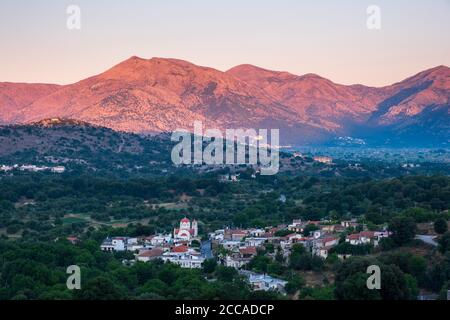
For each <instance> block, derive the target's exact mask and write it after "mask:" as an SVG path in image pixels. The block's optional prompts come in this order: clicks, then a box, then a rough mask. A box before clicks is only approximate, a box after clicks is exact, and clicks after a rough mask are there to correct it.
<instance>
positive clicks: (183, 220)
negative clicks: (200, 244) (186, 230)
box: [181, 218, 191, 222]
mask: <svg viewBox="0 0 450 320" xmlns="http://www.w3.org/2000/svg"><path fill="white" fill-rule="evenodd" d="M181 222H191V221H190V220H189V219H188V218H183V219H181Z"/></svg>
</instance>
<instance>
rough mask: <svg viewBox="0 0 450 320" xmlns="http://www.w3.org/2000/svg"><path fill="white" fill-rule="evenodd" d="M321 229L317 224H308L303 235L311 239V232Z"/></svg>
mask: <svg viewBox="0 0 450 320" xmlns="http://www.w3.org/2000/svg"><path fill="white" fill-rule="evenodd" d="M318 229H319V227H318V226H316V225H315V224H312V223H311V224H308V225H307V226H306V227H305V228H304V230H303V235H304V236H305V237H309V235H310V234H311V232H313V231H316V230H318Z"/></svg>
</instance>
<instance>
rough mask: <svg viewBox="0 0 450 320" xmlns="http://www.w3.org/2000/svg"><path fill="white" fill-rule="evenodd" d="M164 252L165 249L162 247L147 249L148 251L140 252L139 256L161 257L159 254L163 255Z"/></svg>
mask: <svg viewBox="0 0 450 320" xmlns="http://www.w3.org/2000/svg"><path fill="white" fill-rule="evenodd" d="M163 253H164V251H163V250H161V249H152V250H147V251H144V252H142V253H140V254H139V257H149V258H151V257H159V256H162V254H163Z"/></svg>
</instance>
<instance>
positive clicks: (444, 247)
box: [438, 232, 450, 254]
mask: <svg viewBox="0 0 450 320" xmlns="http://www.w3.org/2000/svg"><path fill="white" fill-rule="evenodd" d="M438 243H439V251H441V252H442V253H443V254H445V253H446V252H447V251H450V232H446V233H445V234H444V235H443V236H442V237H441V238H440V239H439V240H438Z"/></svg>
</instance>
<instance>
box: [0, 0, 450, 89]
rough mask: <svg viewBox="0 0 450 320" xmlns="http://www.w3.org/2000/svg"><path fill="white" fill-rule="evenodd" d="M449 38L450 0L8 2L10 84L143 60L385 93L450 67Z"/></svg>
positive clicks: (2, 18) (1, 34) (4, 6)
mask: <svg viewBox="0 0 450 320" xmlns="http://www.w3.org/2000/svg"><path fill="white" fill-rule="evenodd" d="M69 5H78V6H79V8H80V9H81V29H80V30H69V29H68V28H67V26H66V22H67V18H68V14H67V13H66V10H67V7H68V6H69ZM369 5H377V6H379V7H380V9H381V29H380V30H369V29H368V28H367V26H366V21H367V18H368V14H367V13H366V9H367V7H368V6H369ZM449 35H450V0H432V1H430V0H384V1H383V0H370V1H366V0H340V1H336V0H314V1H299V0H271V1H269V0H70V1H67V0H58V1H56V0H32V1H31V0H0V44H1V47H0V57H1V59H0V81H11V82H46V83H60V84H67V83H73V82H76V81H79V80H81V79H84V78H86V77H89V76H92V75H95V74H98V73H100V72H103V71H105V70H106V69H108V68H110V67H112V66H113V65H115V64H117V63H119V62H120V61H122V60H125V59H127V58H129V57H130V56H133V55H137V56H140V57H142V58H151V57H170V58H178V59H184V60H188V61H191V62H193V63H195V64H199V65H204V66H209V67H213V68H216V69H219V70H223V71H225V70H227V69H229V68H231V67H233V66H236V65H239V64H243V63H250V64H254V65H257V66H260V67H263V68H267V69H272V70H283V71H289V72H291V73H294V74H298V75H301V74H305V73H316V74H319V75H321V76H323V77H326V78H329V79H330V80H332V81H334V82H337V83H342V84H353V83H361V84H365V85H372V86H381V85H387V84H391V83H393V82H397V81H400V80H402V79H404V78H406V77H408V76H411V75H413V74H415V73H417V72H419V71H422V70H424V69H427V68H431V67H434V66H437V65H447V66H450V41H449V39H450V36H449Z"/></svg>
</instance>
